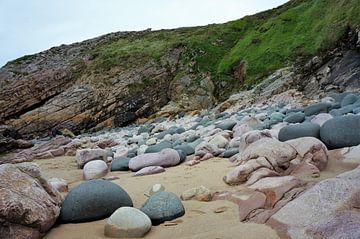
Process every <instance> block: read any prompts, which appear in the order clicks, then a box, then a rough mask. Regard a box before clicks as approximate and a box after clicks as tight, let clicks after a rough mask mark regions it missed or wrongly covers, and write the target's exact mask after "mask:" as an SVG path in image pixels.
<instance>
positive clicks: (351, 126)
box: [320, 115, 360, 148]
mask: <svg viewBox="0 0 360 239" xmlns="http://www.w3.org/2000/svg"><path fill="white" fill-rule="evenodd" d="M320 136H321V140H322V141H323V142H324V143H325V144H326V146H327V147H328V148H343V147H350V146H356V145H359V144H360V116H359V115H348V116H342V117H335V118H333V119H330V120H328V121H326V122H325V124H324V125H323V126H322V127H321V129H320Z"/></svg>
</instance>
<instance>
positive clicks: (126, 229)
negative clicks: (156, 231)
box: [104, 207, 151, 238]
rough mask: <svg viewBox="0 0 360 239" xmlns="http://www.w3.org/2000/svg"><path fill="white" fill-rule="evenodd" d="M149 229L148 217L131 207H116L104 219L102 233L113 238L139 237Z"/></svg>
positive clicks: (149, 221)
mask: <svg viewBox="0 0 360 239" xmlns="http://www.w3.org/2000/svg"><path fill="white" fill-rule="evenodd" d="M150 230H151V220H150V218H149V217H148V216H147V215H146V214H145V213H143V212H142V211H140V210H139V209H136V208H132V207H121V208H119V209H117V210H116V211H115V212H114V213H113V214H112V215H111V216H110V217H109V218H108V220H107V221H106V225H105V230H104V234H105V236H107V237H113V238H139V237H143V236H145V235H146V233H148V232H149V231H150Z"/></svg>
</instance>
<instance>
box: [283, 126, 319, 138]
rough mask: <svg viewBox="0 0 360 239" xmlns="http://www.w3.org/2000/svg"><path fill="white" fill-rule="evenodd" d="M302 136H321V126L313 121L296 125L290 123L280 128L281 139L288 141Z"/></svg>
mask: <svg viewBox="0 0 360 239" xmlns="http://www.w3.org/2000/svg"><path fill="white" fill-rule="evenodd" d="M301 137H314V138H319V137H320V126H319V125H318V124H313V123H307V122H306V123H302V124H296V125H288V126H285V127H284V128H282V129H280V132H279V140H280V141H283V142H284V141H287V140H290V139H297V138H301Z"/></svg>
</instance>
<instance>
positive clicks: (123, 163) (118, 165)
mask: <svg viewBox="0 0 360 239" xmlns="http://www.w3.org/2000/svg"><path fill="white" fill-rule="evenodd" d="M129 162H130V158H127V157H119V158H114V159H113V161H112V162H111V171H128V170H129Z"/></svg>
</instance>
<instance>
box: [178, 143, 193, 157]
mask: <svg viewBox="0 0 360 239" xmlns="http://www.w3.org/2000/svg"><path fill="white" fill-rule="evenodd" d="M174 149H175V150H181V151H183V152H185V153H186V155H192V154H194V153H195V149H194V148H193V147H191V146H190V145H189V144H186V143H184V144H181V145H178V146H176V147H174Z"/></svg>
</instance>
